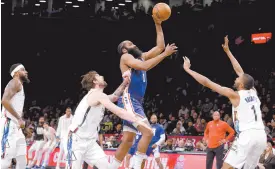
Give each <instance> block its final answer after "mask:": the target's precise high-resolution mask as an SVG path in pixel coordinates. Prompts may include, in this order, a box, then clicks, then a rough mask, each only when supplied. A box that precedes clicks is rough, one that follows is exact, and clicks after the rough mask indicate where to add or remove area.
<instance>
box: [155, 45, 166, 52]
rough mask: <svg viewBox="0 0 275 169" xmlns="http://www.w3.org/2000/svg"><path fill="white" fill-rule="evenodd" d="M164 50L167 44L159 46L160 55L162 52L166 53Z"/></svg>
mask: <svg viewBox="0 0 275 169" xmlns="http://www.w3.org/2000/svg"><path fill="white" fill-rule="evenodd" d="M164 49H165V44H164V43H162V44H159V45H158V46H157V50H158V53H161V52H162V51H164Z"/></svg>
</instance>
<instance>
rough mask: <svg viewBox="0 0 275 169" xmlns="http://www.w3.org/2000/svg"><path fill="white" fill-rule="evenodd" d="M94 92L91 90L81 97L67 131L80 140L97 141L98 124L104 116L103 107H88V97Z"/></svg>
mask: <svg viewBox="0 0 275 169" xmlns="http://www.w3.org/2000/svg"><path fill="white" fill-rule="evenodd" d="M93 91H95V89H91V90H90V91H89V93H88V94H87V95H85V96H84V97H83V99H82V100H81V102H80V103H79V105H78V106H77V108H76V110H75V115H74V117H73V120H72V124H71V125H70V127H69V129H70V130H71V131H73V132H75V134H76V135H77V136H78V137H79V138H82V139H97V138H98V129H99V124H100V122H101V120H102V118H103V116H104V110H105V109H104V107H103V105H101V104H100V105H97V106H89V104H88V100H87V99H88V96H89V95H90V94H91V93H92V92H93Z"/></svg>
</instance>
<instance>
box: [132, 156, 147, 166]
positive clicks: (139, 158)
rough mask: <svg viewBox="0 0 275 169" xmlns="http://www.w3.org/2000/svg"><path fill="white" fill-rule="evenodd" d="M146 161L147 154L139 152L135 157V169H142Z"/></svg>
mask: <svg viewBox="0 0 275 169" xmlns="http://www.w3.org/2000/svg"><path fill="white" fill-rule="evenodd" d="M144 159H147V156H146V154H143V153H139V152H137V153H136V155H135V161H134V163H135V165H134V169H141V164H142V161H143V160H144Z"/></svg>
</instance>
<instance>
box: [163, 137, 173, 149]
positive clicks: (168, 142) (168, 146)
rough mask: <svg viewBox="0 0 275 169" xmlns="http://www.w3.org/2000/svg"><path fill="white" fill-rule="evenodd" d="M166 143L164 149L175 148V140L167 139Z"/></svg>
mask: <svg viewBox="0 0 275 169" xmlns="http://www.w3.org/2000/svg"><path fill="white" fill-rule="evenodd" d="M165 144H166V145H165V146H164V147H162V150H173V140H172V139H170V138H169V139H167V141H166V143H165Z"/></svg>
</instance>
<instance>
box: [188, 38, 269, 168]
mask: <svg viewBox="0 0 275 169" xmlns="http://www.w3.org/2000/svg"><path fill="white" fill-rule="evenodd" d="M222 46H223V48H224V50H225V51H226V53H227V55H228V57H229V59H230V61H231V63H232V65H233V68H234V70H235V72H236V73H237V75H238V77H237V78H236V80H235V84H234V87H235V88H236V91H234V90H232V89H230V88H227V87H223V86H220V85H219V84H216V83H214V82H212V81H211V80H209V79H208V78H206V77H205V76H203V75H201V74H199V73H197V72H195V71H193V70H191V69H190V67H191V63H190V60H189V59H188V58H187V57H183V59H184V65H183V67H184V70H185V71H186V72H187V73H188V74H190V75H191V76H192V77H193V78H194V79H195V80H196V81H198V82H199V83H200V84H202V85H203V86H206V87H208V88H210V89H212V90H214V91H216V92H217V93H219V94H221V95H223V96H226V97H228V98H229V100H230V102H231V103H232V110H233V113H232V116H233V121H234V125H235V129H236V131H237V133H239V134H238V136H237V137H236V139H235V141H234V142H233V145H232V147H231V148H230V150H229V151H228V154H227V155H226V157H225V159H224V164H223V167H222V169H231V168H237V169H241V168H243V169H252V168H255V167H256V166H257V163H258V161H259V158H260V155H261V154H262V152H263V151H264V149H265V147H266V139H267V138H266V134H265V131H264V126H263V121H262V114H261V109H260V105H261V102H260V100H259V98H258V96H257V92H256V90H255V88H254V79H253V77H252V76H250V75H248V74H246V73H244V71H243V69H242V67H241V66H240V64H239V63H238V61H237V60H236V59H235V57H234V56H233V55H232V54H231V52H230V50H229V48H228V39H227V37H225V43H224V44H223V45H222ZM222 142H223V143H224V142H225V140H222Z"/></svg>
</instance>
